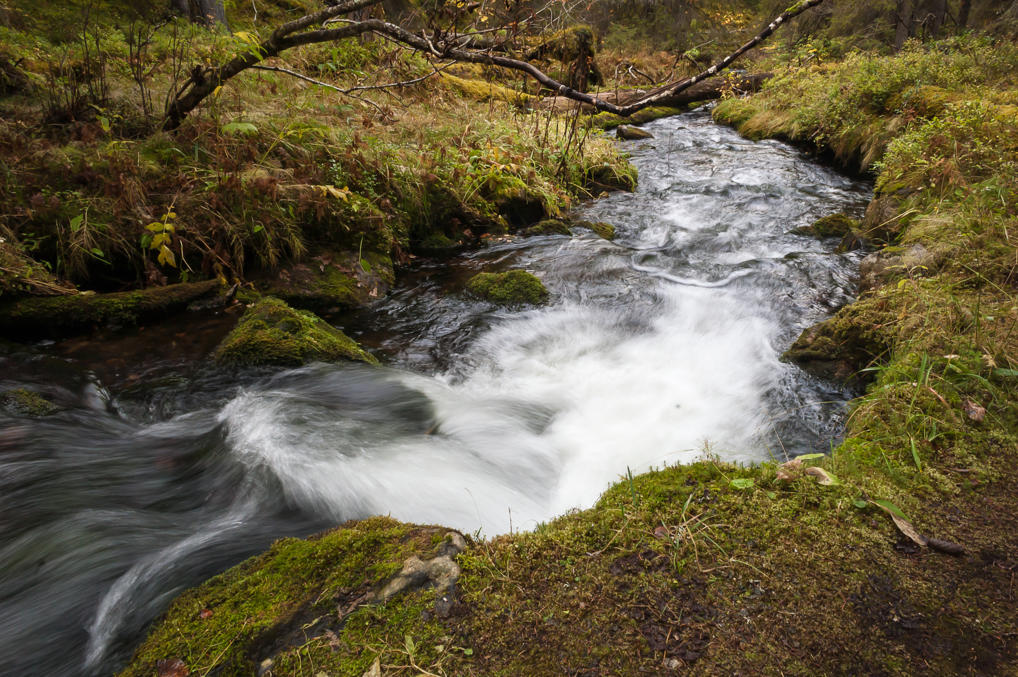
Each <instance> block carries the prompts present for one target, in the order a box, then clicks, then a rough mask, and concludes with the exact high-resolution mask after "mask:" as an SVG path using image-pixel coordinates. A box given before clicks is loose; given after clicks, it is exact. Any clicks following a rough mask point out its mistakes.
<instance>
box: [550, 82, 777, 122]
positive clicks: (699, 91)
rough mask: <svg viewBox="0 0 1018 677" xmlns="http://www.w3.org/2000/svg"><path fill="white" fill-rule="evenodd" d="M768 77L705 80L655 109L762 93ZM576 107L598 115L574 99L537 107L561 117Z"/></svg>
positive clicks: (628, 96)
mask: <svg viewBox="0 0 1018 677" xmlns="http://www.w3.org/2000/svg"><path fill="white" fill-rule="evenodd" d="M769 77H771V74H770V73H755V74H753V75H740V76H737V77H735V78H732V79H731V80H727V81H725V82H720V81H718V80H705V81H703V82H700V83H698V84H696V85H693V86H692V87H690V88H688V89H684V90H682V91H681V92H676V93H675V94H671V95H670V96H667V97H666V98H663V99H660V100H659V101H657V102H655V105H657V106H668V107H672V108H678V107H681V106H686V105H688V104H691V103H696V102H698V101H711V100H713V99H720V98H721V97H722V96H723V95H724V93H725V91H732V90H734V91H738V92H755V91H758V90H759V89H760V86H761V85H762V84H763V83H764V80H766V79H767V78H769ZM649 93H650V92H647V91H646V90H643V89H622V90H619V91H618V92H604V93H602V94H599V95H598V96H599V98H600V99H601V100H602V101H607V102H608V103H611V104H614V105H616V106H620V107H621V106H628V105H629V104H632V103H635V102H637V101H639V100H640V99H642V98H644V97H646V96H647V95H648V94H649ZM576 106H580V110H582V111H583V112H585V113H595V112H597V110H596V109H595V108H594V106H592V105H591V104H587V103H584V104H578V103H577V102H576V101H573V100H572V99H567V98H565V97H561V96H546V97H544V98H543V99H541V101H540V102H539V103H538V104H537V107H538V108H540V109H542V110H553V111H555V112H558V113H564V112H567V111H570V110H573V109H575V107H576Z"/></svg>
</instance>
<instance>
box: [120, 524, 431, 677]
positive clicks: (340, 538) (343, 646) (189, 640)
mask: <svg viewBox="0 0 1018 677" xmlns="http://www.w3.org/2000/svg"><path fill="white" fill-rule="evenodd" d="M446 531H447V530H445V529H438V528H431V527H415V526H412V525H407V524H402V523H400V522H396V521H395V520H392V519H389V518H386V517H375V518H371V519H367V520H363V521H360V522H349V523H347V524H345V525H343V526H342V527H340V528H338V529H335V530H333V531H329V532H326V533H324V534H320V535H318V536H315V537H312V538H309V539H306V540H301V539H295V538H289V539H284V540H280V541H277V542H276V543H275V544H273V546H272V548H271V549H270V550H269V551H268V552H266V553H265V554H263V555H260V556H258V557H255V558H252V559H250V560H248V561H246V562H244V563H243V564H240V565H238V566H236V567H234V568H233V569H230V570H229V571H227V572H225V573H223V574H221V575H219V576H216V577H215V578H213V579H211V580H210V581H208V582H207V583H205V584H203V585H201V586H199V587H198V588H195V589H193V590H190V591H188V592H187V593H185V594H183V595H182V596H181V597H179V598H178V599H177V600H176V601H175V602H174V603H173V605H172V606H171V607H170V609H169V610H168V611H167V612H166V614H165V616H164V617H163V619H162V620H161V622H159V623H157V624H156V626H155V628H154V630H153V632H152V633H151V634H150V635H149V637H148V639H147V640H146V641H145V643H144V644H142V645H141V647H139V648H138V650H137V652H136V653H135V656H134V659H133V660H132V662H131V664H130V666H129V667H128V668H127V669H125V670H124V671H123V672H122V673H120V674H121V675H122V677H133V676H135V675H138V676H140V675H145V676H146V677H147V676H149V675H152V674H154V673H155V672H156V666H157V664H158V663H159V661H171V660H179V661H182V662H183V663H184V665H185V666H186V667H187V668H188V670H190V672H191V674H209V673H212V674H219V675H252V674H256V673H257V672H258V668H259V666H260V665H261V664H262V661H263V660H265V659H267V658H270V657H271V660H272V661H273V663H274V665H273V670H274V673H275V674H286V675H297V674H300V675H303V674H308V675H314V674H317V673H318V672H319V671H321V670H323V669H327V670H330V672H331V670H335V671H336V672H335V673H332V674H341V675H356V676H357V677H359V676H360V675H362V674H364V673H365V671H366V670H368V668H369V667H370V666H371V663H372V662H373V661H374V659H375V658H376V657H377V656H378V655H379V654H390V655H389V658H395V659H398V658H399V656H398V651H399V649H401V648H402V649H405V647H406V637H408V636H409V637H411V638H416V642H419V643H420V644H421V646H420V649H419V650H417V651H414V652H413V656H412V657H413V658H415V659H416V660H424V659H425V657H429V658H430V657H431V656H432V655H434V654H435V650H434V646H435V644H437V643H439V642H440V641H441V636H442V632H441V631H440V628H439V627H438V625H437V624H436V623H429V622H428V621H427V620H426V609H427V608H432V607H433V606H434V593H430V594H429V593H428V592H427V591H424V592H421V593H416V594H414V595H410V596H409V598H407V599H401V600H399V602H398V603H397V602H396V601H393V602H392V603H390V605H389V606H388V607H387V606H382V607H380V608H375V607H372V608H360V604H359V600H360V599H361V598H362V597H363V596H364V595H365V593H368V592H370V591H372V590H374V589H377V588H378V587H380V586H381V585H382V584H383V583H384V582H385V581H386V580H388V579H390V578H392V577H393V576H394V575H395V574H396V573H397V572H399V571H400V568H401V567H402V565H403V563H404V561H405V560H406V559H407V558H409V557H410V556H418V557H420V558H422V559H427V558H430V557H431V556H433V554H434V553H435V551H436V550H437V549H438V548H439V547H440V546H441V545H442V543H443V534H444V533H445V532H446ZM337 632H341V633H343V641H340V639H339V637H338V636H337V634H336V633H337ZM309 638H311V639H309ZM393 653H395V654H396V655H395V656H392V655H391V654H393ZM387 662H389V661H387ZM402 663H403V664H405V665H407V666H408V667H409V662H408V661H407V658H406V657H405V656H404V657H403V660H402ZM312 666H316V667H315V668H314V669H312Z"/></svg>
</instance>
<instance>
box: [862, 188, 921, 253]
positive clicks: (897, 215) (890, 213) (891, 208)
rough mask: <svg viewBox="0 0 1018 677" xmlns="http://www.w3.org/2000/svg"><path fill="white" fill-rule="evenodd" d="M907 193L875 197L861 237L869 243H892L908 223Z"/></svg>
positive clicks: (868, 211)
mask: <svg viewBox="0 0 1018 677" xmlns="http://www.w3.org/2000/svg"><path fill="white" fill-rule="evenodd" d="M905 197H907V193H905V192H902V193H901V194H899V193H890V194H884V195H879V196H877V197H874V198H873V199H872V200H871V201H870V203H869V205H867V207H866V215H865V216H864V217H863V219H862V224H861V226H860V237H862V238H863V239H864V240H866V241H869V242H876V243H884V244H887V243H891V242H894V241H895V240H896V239H897V238H898V235H900V234H901V232H902V230H903V229H904V228H905V225H906V224H907V223H908V218H909V216H910V215H909V213H908V210H907V209H905V208H904V201H905Z"/></svg>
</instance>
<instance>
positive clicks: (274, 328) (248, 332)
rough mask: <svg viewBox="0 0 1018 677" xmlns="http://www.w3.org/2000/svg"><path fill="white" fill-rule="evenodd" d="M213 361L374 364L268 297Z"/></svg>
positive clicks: (309, 317) (345, 340) (342, 338)
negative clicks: (339, 361) (345, 361)
mask: <svg viewBox="0 0 1018 677" xmlns="http://www.w3.org/2000/svg"><path fill="white" fill-rule="evenodd" d="M215 359H216V361H217V362H219V363H220V364H224V365H229V366H238V367H248V366H255V365H270V364H271V365H280V366H297V365H301V364H304V363H306V362H312V361H316V360H321V361H324V362H333V361H338V360H357V361H360V362H368V363H370V364H375V363H377V360H376V359H375V358H374V357H373V356H372V355H370V354H369V353H367V352H365V351H364V349H363V348H361V347H360V346H359V345H357V342H356V341H354V340H353V339H351V338H350V337H349V336H347V335H346V334H344V333H343V332H341V331H340V330H338V329H336V328H335V327H333V326H332V325H330V324H329V323H327V322H326V321H325V320H323V319H321V318H320V317H318V316H316V315H314V314H312V313H309V312H306V311H300V310H294V309H293V308H291V307H289V306H288V305H286V304H285V303H284V302H283V301H280V300H279V299H275V298H271V297H268V298H263V299H261V300H259V301H257V302H256V303H254V305H252V306H251V307H250V308H248V309H247V311H246V312H245V313H244V316H243V317H241V319H240V322H238V323H237V326H236V327H235V328H234V330H233V331H232V332H230V333H229V335H227V337H226V338H224V339H223V341H222V343H220V344H219V347H218V348H216V353H215Z"/></svg>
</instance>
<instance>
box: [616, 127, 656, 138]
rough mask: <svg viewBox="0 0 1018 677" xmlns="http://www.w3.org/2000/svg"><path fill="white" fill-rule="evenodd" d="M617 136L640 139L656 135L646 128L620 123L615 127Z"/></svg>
mask: <svg viewBox="0 0 1018 677" xmlns="http://www.w3.org/2000/svg"><path fill="white" fill-rule="evenodd" d="M615 136H617V137H619V138H620V139H622V140H623V141H638V140H640V139H653V138H654V135H653V134H651V133H650V132H648V131H647V130H646V129H640V128H639V127H633V126H632V125H619V126H618V127H616V128H615Z"/></svg>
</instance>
